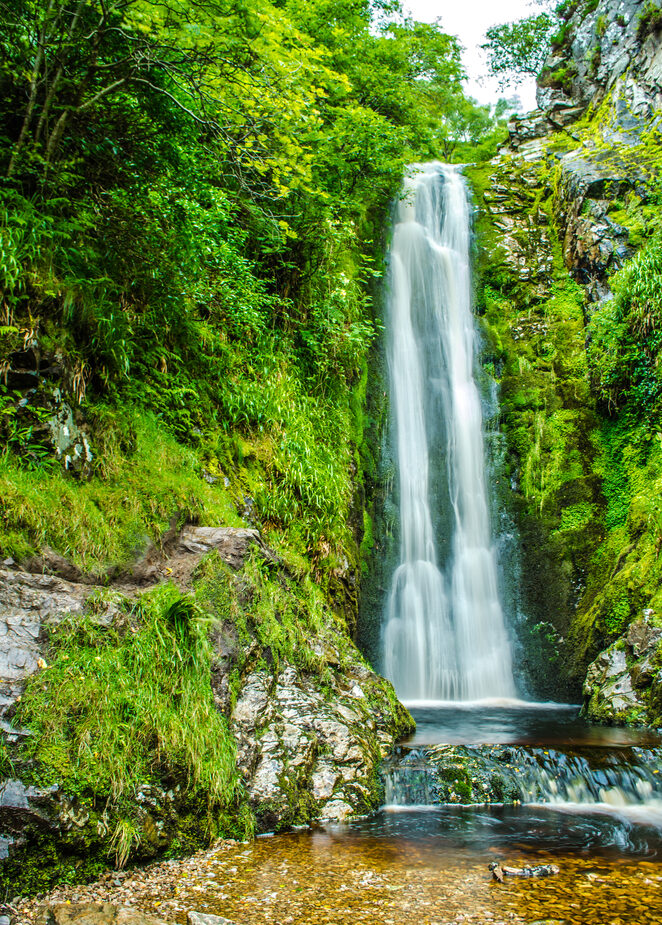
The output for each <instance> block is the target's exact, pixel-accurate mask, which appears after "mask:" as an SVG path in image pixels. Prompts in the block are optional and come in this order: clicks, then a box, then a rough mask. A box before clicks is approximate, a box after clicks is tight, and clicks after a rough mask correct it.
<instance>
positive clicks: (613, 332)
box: [588, 234, 662, 418]
mask: <svg viewBox="0 0 662 925" xmlns="http://www.w3.org/2000/svg"><path fill="white" fill-rule="evenodd" d="M661 282H662V237H661V236H660V235H659V234H658V235H657V236H655V237H654V238H653V239H652V240H651V241H650V242H649V243H648V244H647V245H646V246H645V247H644V248H642V249H641V250H640V251H639V252H638V253H637V254H636V255H635V256H634V257H633V258H632V259H631V260H630V261H628V263H627V264H626V265H625V266H624V267H623V269H622V270H620V271H619V272H618V273H617V274H615V275H614V276H613V277H612V279H611V285H612V289H613V291H614V299H613V300H611V301H609V302H605V303H603V304H602V305H601V306H600V308H599V309H598V310H597V311H596V312H595V313H594V314H593V316H592V317H591V320H590V323H589V325H588V334H589V337H590V342H589V359H590V362H591V367H592V370H593V375H594V379H595V384H596V387H597V390H598V394H599V395H600V398H601V399H602V401H603V402H604V403H605V405H606V406H607V409H608V410H609V409H611V410H614V409H617V408H619V407H621V406H622V405H623V404H624V403H626V402H628V401H630V402H632V403H633V405H634V406H635V407H637V408H639V410H640V412H641V413H642V414H643V415H645V416H648V417H650V418H657V416H658V415H659V411H660V407H659V403H660V398H661V397H662V379H660V373H659V369H658V355H659V351H660V346H661V343H662V342H661V340H660V338H661V337H662V335H661V334H660V323H661V322H662V290H661V288H660V283H661Z"/></svg>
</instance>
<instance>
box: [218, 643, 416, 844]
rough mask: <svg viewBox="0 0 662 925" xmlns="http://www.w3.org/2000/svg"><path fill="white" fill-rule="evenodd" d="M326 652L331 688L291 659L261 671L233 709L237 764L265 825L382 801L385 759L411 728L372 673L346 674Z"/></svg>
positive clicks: (339, 815)
mask: <svg viewBox="0 0 662 925" xmlns="http://www.w3.org/2000/svg"><path fill="white" fill-rule="evenodd" d="M324 654H325V657H326V658H327V660H328V661H329V663H330V665H331V666H333V665H334V664H335V666H336V670H334V669H333V668H331V675H330V678H329V684H328V687H327V689H326V690H323V689H321V688H320V685H319V682H318V679H317V678H313V677H310V676H308V677H306V676H305V675H304V674H303V673H302V672H300V671H298V670H297V669H296V668H294V667H293V666H291V665H287V666H285V667H284V668H283V670H281V671H280V672H278V673H277V674H276V675H273V674H272V673H271V672H269V671H267V670H265V669H258V670H257V671H254V672H251V673H250V674H249V675H248V676H247V677H246V679H245V683H244V685H243V687H242V690H241V692H240V694H239V696H238V698H237V702H236V705H235V707H234V710H233V711H232V717H231V720H232V727H231V728H232V730H233V732H234V734H235V736H236V739H237V744H238V754H237V765H238V767H239V769H240V771H241V773H242V775H243V777H244V780H245V781H246V786H247V788H248V792H249V794H250V799H251V802H252V803H253V806H254V808H255V810H256V812H257V814H258V817H259V818H260V820H261V825H263V826H266V827H267V828H274V827H282V826H283V824H288V823H294V822H307V821H309V819H310V818H311V817H312V818H319V819H326V820H329V819H330V820H334V821H341V820H343V819H346V818H347V817H348V816H351V815H356V814H357V813H360V812H367V811H368V810H369V809H371V808H372V807H374V805H375V804H376V802H378V798H379V793H380V785H379V779H378V776H377V772H378V767H379V763H380V760H381V758H382V757H384V755H386V754H387V752H388V751H389V750H390V749H391V748H392V747H393V744H394V741H395V740H397V738H398V735H399V734H402V733H403V732H406V731H407V730H408V729H410V728H411V723H410V721H409V719H408V717H407V714H406V713H405V711H404V710H403V709H402V708H400V707H399V705H393V706H391V705H389V704H388V701H386V700H385V699H384V698H383V695H382V696H380V691H379V687H380V685H383V683H384V682H382V681H381V679H379V678H378V677H377V676H376V675H375V674H374V673H373V672H372V671H370V670H369V669H368V668H366V667H364V666H363V665H361V664H360V663H356V664H355V666H354V668H353V670H352V671H350V673H347V672H340V671H339V670H338V668H339V667H340V662H341V659H340V656H339V654H337V653H336V654H334V653H333V652H328V651H327V652H325V653H324Z"/></svg>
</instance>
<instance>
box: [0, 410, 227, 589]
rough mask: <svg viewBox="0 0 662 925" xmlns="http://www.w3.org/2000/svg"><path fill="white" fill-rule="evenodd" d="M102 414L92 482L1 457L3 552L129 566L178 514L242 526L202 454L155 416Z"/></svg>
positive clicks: (90, 565)
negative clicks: (45, 550)
mask: <svg viewBox="0 0 662 925" xmlns="http://www.w3.org/2000/svg"><path fill="white" fill-rule="evenodd" d="M95 413H96V415H97V419H98V421H99V425H100V426H101V425H103V434H104V437H103V441H101V440H100V441H99V443H98V445H97V451H98V456H97V458H96V459H97V462H96V469H95V473H94V474H93V475H92V477H91V478H90V479H89V480H87V481H84V482H76V481H74V480H72V479H71V478H70V477H69V476H68V475H67V474H66V473H64V472H63V471H61V469H60V468H59V467H58V468H56V469H52V468H51V469H48V470H44V469H43V468H42V469H35V468H27V469H26V467H25V466H24V465H22V463H20V462H19V461H17V460H16V459H15V458H14V457H13V455H12V454H10V453H5V454H3V455H2V456H1V457H0V486H2V489H1V491H0V524H1V525H2V530H1V532H0V555H2V556H3V557H6V556H14V558H16V559H18V560H20V559H21V558H23V557H25V556H26V555H27V554H29V553H34V552H35V551H37V550H39V549H40V548H41V547H42V546H44V545H49V546H51V547H52V548H55V549H57V550H59V551H60V552H61V553H62V554H63V555H65V556H68V557H70V558H72V559H73V560H74V561H75V562H76V563H77V564H78V565H79V566H81V567H82V568H83V569H85V570H88V571H91V572H95V571H100V570H101V569H102V568H103V567H104V566H106V565H108V564H109V563H110V564H113V565H122V564H126V563H127V562H128V561H130V560H131V559H132V558H134V557H135V556H136V554H137V553H139V552H140V551H141V550H142V549H144V547H145V545H146V544H147V543H148V542H149V541H150V540H153V541H156V540H158V538H159V536H160V535H161V533H162V532H163V530H164V529H165V528H166V527H167V525H168V522H169V520H170V518H171V517H172V515H173V513H175V512H176V511H180V512H181V514H182V515H183V516H188V517H189V518H195V517H198V518H200V519H201V520H202V522H203V523H218V522H221V523H229V524H230V525H239V524H240V523H241V521H240V520H239V518H238V517H237V515H236V512H235V508H234V504H233V501H232V495H231V494H230V493H229V492H228V491H226V490H225V489H224V487H222V486H211V485H209V484H208V483H207V482H206V481H205V480H204V479H203V478H202V474H201V471H200V470H201V465H200V461H199V459H198V457H197V456H196V454H195V453H194V452H193V451H192V450H190V449H187V448H185V447H182V446H181V445H179V444H178V443H177V442H176V441H175V440H174V439H173V437H172V436H170V435H168V433H167V432H164V431H163V429H162V428H160V427H159V425H158V422H157V421H156V420H155V419H154V418H153V417H152V416H151V415H144V414H143V415H138V414H136V413H135V412H132V411H130V410H129V409H128V408H124V409H122V412H121V414H119V415H118V413H117V409H112V411H111V409H108V408H103V407H97V409H96V412H95ZM155 473H158V478H155Z"/></svg>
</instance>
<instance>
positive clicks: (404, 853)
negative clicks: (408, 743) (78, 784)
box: [146, 807, 662, 925]
mask: <svg viewBox="0 0 662 925" xmlns="http://www.w3.org/2000/svg"><path fill="white" fill-rule="evenodd" d="M661 852H662V839H661V837H660V833H659V832H658V831H657V830H655V829H652V828H649V827H636V826H632V825H631V824H629V823H628V822H626V821H624V820H621V819H619V818H618V817H617V816H616V815H612V816H610V817H607V816H600V815H590V816H587V815H576V816H572V815H567V814H560V813H555V812H553V811H551V810H549V809H545V808H540V807H509V808H506V807H499V808H494V807H493V808H492V809H491V810H490V811H487V810H482V809H475V808H472V807H444V808H438V809H435V810H430V811H427V812H416V813H415V812H411V811H410V812H398V813H380V814H378V815H376V816H375V817H374V818H372V819H369V820H364V821H362V822H357V823H354V824H351V825H348V826H333V827H328V828H326V829H320V830H318V831H315V832H312V833H297V834H290V835H279V836H275V837H273V838H261V839H258V840H257V841H256V842H255V843H253V844H250V845H224V846H222V847H221V848H219V849H217V850H214V851H210V852H208V853H206V854H205V855H204V858H203V862H202V863H201V859H200V857H198V859H197V861H196V864H195V866H194V867H192V868H191V873H190V874H189V875H188V876H186V877H184V878H182V879H181V880H180V882H179V884H178V890H177V896H176V898H175V899H173V900H167V901H165V902H161V903H160V905H159V907H158V911H159V914H160V915H163V916H165V917H166V918H168V919H173V918H174V919H175V920H176V921H178V922H182V923H183V922H184V921H185V911H184V910H185V909H196V910H198V911H200V912H206V913H211V914H216V915H221V916H225V917H226V918H228V919H230V920H231V921H233V922H236V923H237V925H249V923H251V925H267V923H268V925H304V923H305V925H322V923H324V925H368V923H369V925H376V923H384V925H435V923H436V925H442V923H443V925H450V923H460V922H462V923H464V925H468V923H470V925H478V923H481V925H485V923H487V922H491V923H493V925H498V923H506V922H507V923H515V925H518V923H532V922H536V921H538V922H539V921H541V920H549V919H551V920H554V921H555V922H566V923H570V925H605V923H611V922H619V921H620V922H622V923H626V922H627V923H637V925H653V923H657V925H659V923H660V921H662V890H661V889H660V886H661V885H662V869H661V868H660V864H659V861H658V860H657V859H658V858H659V857H661V856H662V853H661ZM494 859H499V860H501V861H502V862H504V863H509V864H512V865H514V866H517V865H521V864H523V863H525V862H533V863H546V862H550V861H551V862H553V863H556V864H558V865H559V867H560V868H561V873H560V874H559V875H558V876H556V877H549V878H545V879H544V880H518V879H516V878H513V879H512V880H507V881H506V882H505V883H504V884H503V885H500V884H497V883H495V882H493V881H492V880H491V878H490V875H489V873H488V870H487V865H488V863H489V862H490V861H491V860H494ZM154 899H155V900H156V897H154ZM159 899H162V897H159ZM146 908H150V906H149V904H146Z"/></svg>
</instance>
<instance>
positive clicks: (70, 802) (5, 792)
mask: <svg viewBox="0 0 662 925" xmlns="http://www.w3.org/2000/svg"><path fill="white" fill-rule="evenodd" d="M252 549H254V550H256V552H257V555H258V557H259V558H260V559H262V560H263V563H262V565H261V566H260V567H261V568H262V569H266V570H269V572H270V573H273V576H274V580H276V581H278V582H280V583H281V584H284V585H288V586H289V583H291V584H292V585H293V586H295V585H296V579H294V578H293V576H291V575H289V573H288V572H287V571H286V569H285V567H284V566H282V565H281V563H280V560H279V559H278V557H277V556H276V555H275V554H274V553H272V552H271V550H269V549H268V548H267V547H266V546H265V545H264V544H263V542H262V539H261V537H260V535H259V533H258V532H257V531H256V530H250V529H234V528H212V527H198V526H193V525H188V526H187V527H185V528H184V529H183V530H181V531H177V530H175V529H174V527H173V529H172V530H171V531H169V533H168V534H166V535H165V536H164V537H163V538H162V542H161V543H160V544H159V545H158V546H154V547H153V548H151V549H150V550H148V552H147V554H146V555H145V556H144V557H143V558H142V559H141V560H140V561H139V562H138V563H136V565H135V566H134V567H133V568H132V569H125V570H123V571H122V572H121V573H117V575H116V577H115V580H114V582H113V584H112V585H111V586H110V587H106V588H100V587H98V586H96V585H95V584H93V581H94V577H93V576H88V575H84V574H82V573H80V571H79V570H76V569H75V567H74V566H72V565H71V563H68V562H67V561H66V560H64V559H63V558H62V557H61V556H58V555H57V554H56V553H54V552H53V551H52V550H48V549H46V550H44V551H43V553H42V555H41V556H40V557H39V558H38V559H35V560H31V561H30V562H28V563H26V564H27V565H29V566H30V567H32V568H35V569H39V568H42V569H52V570H54V571H58V572H60V573H62V574H67V575H69V576H70V577H75V578H77V579H78V580H77V581H69V580H66V579H65V578H62V577H59V576H57V575H49V574H43V573H41V572H37V573H33V572H28V571H25V570H23V569H17V568H5V569H3V570H2V571H1V572H0V580H1V584H0V620H1V621H2V623H0V626H4V629H5V632H4V634H3V635H2V636H0V653H2V657H3V658H4V661H3V662H0V666H1V671H2V674H1V675H0V680H1V681H2V684H3V687H2V688H0V690H1V691H2V692H3V695H4V700H3V709H4V721H3V722H4V729H5V733H6V737H5V740H6V742H8V743H9V744H10V746H11V745H12V744H13V745H14V746H16V755H17V756H18V757H19V759H20V760H19V761H18V763H17V764H15V768H14V770H13V771H12V776H11V778H10V779H7V780H5V781H3V782H2V783H0V835H2V841H1V842H0V853H1V854H2V855H3V856H4V857H5V858H6V859H7V863H8V864H10V865H14V867H15V866H16V865H17V864H19V865H20V860H19V859H20V858H22V857H24V856H26V854H27V853H29V851H30V850H31V849H30V846H31V845H48V846H49V848H48V850H49V851H51V849H52V847H53V846H55V850H56V852H57V851H60V850H62V851H64V852H65V853H67V854H68V855H69V856H72V857H77V856H81V857H85V858H86V859H90V860H92V859H95V858H101V857H106V856H107V854H108V850H109V840H110V838H111V836H112V833H113V831H114V825H115V822H114V821H113V818H112V810H110V811H109V810H108V807H106V809H104V805H103V804H104V802H105V801H104V800H101V801H96V800H95V797H94V794H93V793H89V792H87V791H85V792H84V793H81V794H75V795H73V794H71V793H68V792H67V789H66V785H65V784H57V783H56V784H55V785H53V786H51V787H40V786H38V785H36V784H34V783H28V781H33V782H34V781H35V780H37V781H38V780H39V779H40V775H39V774H37V775H36V776H35V774H34V768H33V767H32V762H31V761H28V762H27V763H25V762H24V759H23V757H21V756H22V755H23V752H22V751H21V750H20V744H21V739H22V738H23V737H25V736H29V735H30V731H29V730H28V729H21V728H18V727H17V726H16V725H12V724H11V718H12V716H13V713H14V706H15V704H16V701H17V699H18V698H19V697H20V696H21V693H22V691H23V687H24V685H25V682H26V680H27V679H28V678H29V677H30V675H32V674H34V673H35V672H39V671H45V672H46V671H48V670H49V666H48V660H49V658H50V656H51V655H52V656H53V658H54V659H56V657H57V656H56V653H50V652H49V633H50V630H51V629H52V627H53V626H55V625H57V624H58V623H59V622H60V621H61V620H62V619H64V618H65V617H67V616H68V615H79V616H80V615H83V614H86V615H87V617H88V619H90V620H92V621H93V622H95V623H96V624H97V625H98V626H100V627H101V633H102V635H103V633H104V632H105V630H104V627H108V628H109V629H110V628H112V629H113V632H115V635H117V633H116V630H118V629H119V632H120V634H122V633H125V632H126V631H127V619H129V622H130V618H128V617H127V613H128V612H129V611H130V610H131V605H130V604H129V603H128V602H129V601H130V600H131V598H133V597H135V596H136V595H138V594H140V593H141V592H142V591H144V590H145V589H147V588H148V587H149V585H150V584H152V585H153V584H156V583H158V582H159V581H162V580H169V581H171V582H175V583H176V584H177V585H179V587H180V588H181V589H182V590H185V589H193V591H195V587H196V582H195V577H194V576H193V573H194V571H195V569H196V567H197V566H199V565H200V563H201V560H202V559H203V558H204V557H205V556H206V555H208V554H209V553H213V554H214V556H215V557H217V558H218V559H220V560H221V562H222V563H225V566H230V569H231V570H232V571H229V570H228V569H227V568H226V567H225V566H219V565H218V563H217V564H216V565H215V566H213V567H215V568H220V569H221V570H222V569H225V571H224V572H222V574H224V575H226V576H227V581H228V582H229V583H230V584H231V586H232V587H233V588H234V589H235V591H236V593H237V595H238V596H239V598H238V599H240V600H242V601H243V602H244V603H246V602H247V601H248V600H249V599H250V595H251V594H252V593H253V592H251V591H250V590H249V587H248V584H247V583H246V578H245V576H246V575H247V574H248V573H246V572H243V573H242V567H243V566H244V565H245V563H246V559H247V556H248V554H249V552H250V551H251V550H252ZM213 562H214V560H211V561H210V562H208V563H207V566H206V567H209V566H210V565H213ZM196 574H197V573H196ZM215 574H216V573H215ZM242 576H244V577H242ZM214 614H215V616H214V622H213V625H212V623H211V622H210V638H211V642H212V646H213V653H214V654H213V657H212V665H211V687H212V690H211V693H212V695H213V699H214V703H215V705H216V708H217V710H218V711H219V713H221V714H223V715H224V716H225V717H227V720H228V724H229V726H230V730H231V732H232V733H233V734H234V737H235V739H236V747H237V768H238V770H239V772H240V774H241V776H242V777H243V780H244V783H245V788H246V793H247V795H248V798H249V800H250V804H251V807H252V809H253V811H254V814H255V818H256V820H257V824H258V827H259V829H260V830H273V829H282V828H286V827H288V826H290V825H294V824H309V823H310V822H312V821H314V820H318V819H330V820H334V821H338V820H342V819H345V818H347V817H348V816H351V815H357V814H361V813H365V812H367V811H369V810H370V809H372V808H374V807H375V806H376V805H378V803H379V801H380V798H381V781H380V778H379V773H378V771H379V765H380V762H381V760H382V758H383V757H384V755H386V753H387V752H388V751H389V750H390V749H391V748H392V747H393V745H394V743H395V742H396V741H397V740H398V739H400V738H401V737H402V736H403V735H405V734H406V733H408V732H410V731H411V730H412V728H413V722H412V720H411V718H410V717H409V714H408V713H407V712H406V710H405V709H404V708H403V707H402V706H401V705H400V704H399V703H398V701H397V699H396V698H395V695H394V693H393V690H392V688H391V686H390V685H389V684H388V683H387V682H385V681H384V680H383V679H381V678H379V677H378V676H377V675H376V674H375V673H374V672H372V671H371V670H370V669H369V668H367V667H366V665H365V663H364V662H363V660H362V659H361V657H360V655H359V653H358V651H357V650H356V649H355V648H354V646H353V645H352V643H351V642H350V641H349V639H348V638H347V637H346V635H345V634H344V633H343V632H342V630H341V629H340V627H339V626H338V627H335V626H331V627H329V628H328V631H325V633H324V634H323V637H322V636H320V637H319V638H317V637H316V636H314V635H312V634H311V635H310V638H308V639H307V640H306V641H305V645H307V646H308V647H309V648H310V652H309V655H308V658H302V659H301V660H300V661H297V658H296V654H293V655H292V661H291V662H290V661H288V660H286V659H283V657H282V655H281V656H274V653H273V652H272V650H271V648H270V647H269V646H268V645H265V644H264V643H260V642H259V641H258V639H257V638H256V637H255V636H254V635H252V634H251V632H250V631H249V630H248V629H241V628H239V629H238V627H237V625H236V624H235V623H234V622H233V619H232V616H231V613H230V612H229V611H228V609H227V608H226V607H224V608H222V609H221V610H220V611H218V612H217V613H216V612H214ZM303 625H305V623H303V624H302V626H303ZM131 628H132V630H133V632H136V630H137V627H136V626H132V627H131ZM3 646H4V648H3ZM66 657H68V656H66ZM311 665H315V666H316V669H315V670H313V669H312V668H311V667H309V666H311ZM306 666H308V667H306ZM318 671H319V672H320V673H318ZM23 772H25V774H26V775H27V776H26V778H25V780H22V779H21V776H22V773H23ZM50 779H51V780H52V779H53V777H52V776H51V777H50ZM56 779H57V778H56ZM186 793H187V790H186V786H185V782H184V781H182V784H181V786H180V785H179V784H177V783H176V781H175V780H173V779H168V781H165V780H164V781H163V786H160V785H159V781H158V780H157V782H156V783H154V784H151V785H147V784H144V785H142V786H141V787H140V789H139V791H138V792H137V793H136V794H135V797H134V798H132V799H133V800H134V802H135V807H134V808H133V809H132V820H133V824H134V825H135V826H136V827H137V828H136V831H138V832H139V833H140V835H139V838H138V839H137V840H136V841H135V856H136V857H140V858H142V859H146V858H153V857H155V856H157V855H158V854H159V852H162V851H163V850H165V849H166V848H167V847H168V846H169V845H170V844H171V843H172V842H173V840H174V839H175V838H176V837H177V836H178V833H179V832H180V830H181V828H182V826H184V827H185V828H186V827H187V826H188V827H189V829H190V833H189V834H190V835H193V834H194V832H195V831H197V829H196V826H197V827H198V828H201V826H200V820H199V819H196V812H198V810H199V807H198V806H197V804H195V805H192V804H190V803H189V802H187V795H186ZM242 799H243V797H242ZM187 831H188V830H187ZM132 856H133V855H132ZM93 863H98V860H97V861H93ZM13 870H14V868H13V867H12V871H13ZM1 875H2V869H1V865H0V876H1ZM12 876H13V874H12ZM33 881H34V878H33ZM33 881H31V882H33ZM34 882H36V881H34ZM39 882H40V883H41V881H39ZM56 921H58V922H59V920H56Z"/></svg>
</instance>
